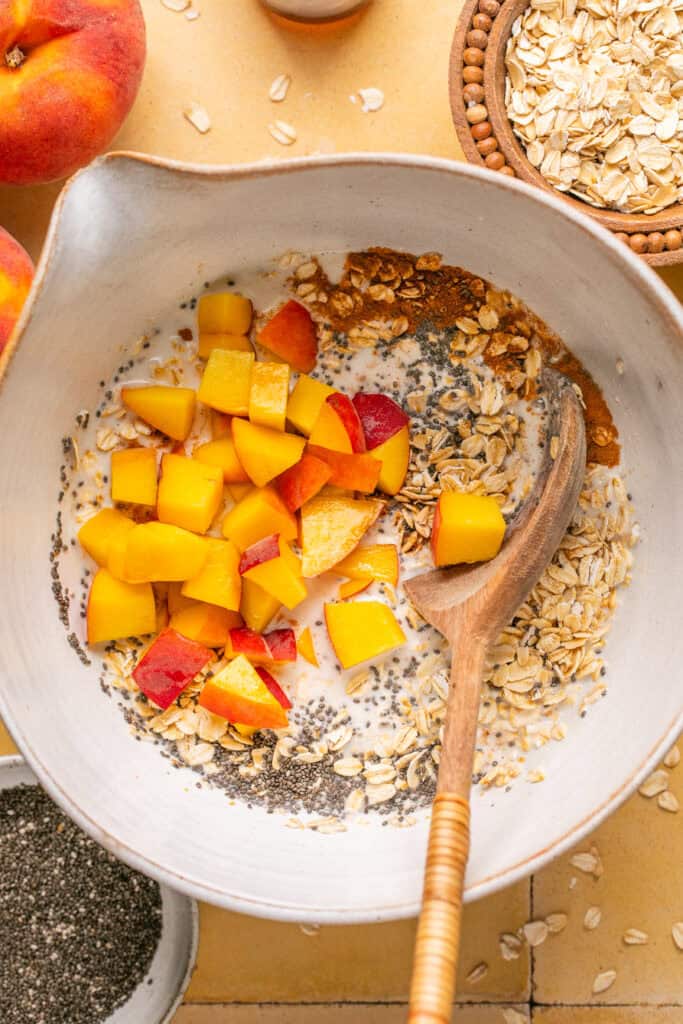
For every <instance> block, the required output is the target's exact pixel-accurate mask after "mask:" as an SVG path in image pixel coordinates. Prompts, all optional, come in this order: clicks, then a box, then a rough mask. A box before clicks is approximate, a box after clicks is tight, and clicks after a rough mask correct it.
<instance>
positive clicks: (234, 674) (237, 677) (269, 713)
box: [199, 654, 287, 729]
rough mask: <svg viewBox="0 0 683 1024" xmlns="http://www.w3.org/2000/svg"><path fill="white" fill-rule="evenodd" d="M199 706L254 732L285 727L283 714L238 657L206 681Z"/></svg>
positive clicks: (276, 701) (285, 717)
mask: <svg viewBox="0 0 683 1024" xmlns="http://www.w3.org/2000/svg"><path fill="white" fill-rule="evenodd" d="M199 704H200V705H201V706H202V707H203V708H206V709H207V710H208V711H212V712H213V713H214V714H215V715H221V717H223V718H227V719H228V721H230V722H240V723H241V724H243V725H252V726H255V727H256V728H257V729H283V728H284V727H285V726H286V725H287V712H286V711H285V709H284V708H283V707H282V705H281V704H280V702H279V701H278V700H277V698H276V697H274V696H273V694H272V693H271V692H270V690H269V689H268V687H267V686H266V684H265V683H264V681H263V679H262V678H261V676H260V675H259V674H258V673H257V671H256V669H255V668H254V667H253V666H252V665H251V664H250V663H249V662H248V661H247V659H246V658H245V657H244V655H242V654H240V655H238V657H236V658H234V659H233V660H232V661H231V662H229V664H228V665H226V666H225V668H224V669H221V671H220V672H218V673H217V674H216V675H215V676H212V677H211V678H209V679H208V680H207V682H206V683H205V684H204V687H203V689H202V692H201V693H200V695H199Z"/></svg>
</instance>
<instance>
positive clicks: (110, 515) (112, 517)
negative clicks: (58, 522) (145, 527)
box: [78, 508, 135, 566]
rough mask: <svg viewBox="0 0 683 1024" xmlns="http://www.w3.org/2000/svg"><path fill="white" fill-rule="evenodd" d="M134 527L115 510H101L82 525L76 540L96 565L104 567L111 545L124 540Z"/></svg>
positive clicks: (130, 521) (129, 520)
mask: <svg viewBox="0 0 683 1024" xmlns="http://www.w3.org/2000/svg"><path fill="white" fill-rule="evenodd" d="M134 526H135V520H133V519H130V518H129V517H128V516H124V514H123V512H119V510H118V509H117V508H103V509H100V511H99V512H96V513H95V515H94V516H93V517H92V519H88V521H87V523H84V524H83V526H82V527H81V528H80V530H79V531H78V540H79V543H80V545H81V547H82V548H83V549H84V550H85V551H87V553H88V554H89V555H90V557H91V558H93V559H94V560H95V561H96V562H97V564H98V565H103V566H106V564H107V559H108V558H109V549H110V548H111V546H112V544H113V543H114V542H115V541H118V540H119V539H120V538H125V537H126V535H127V534H128V532H129V530H132V529H133V527H134Z"/></svg>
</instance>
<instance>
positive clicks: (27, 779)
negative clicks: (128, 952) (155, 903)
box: [0, 757, 199, 1024]
mask: <svg viewBox="0 0 683 1024" xmlns="http://www.w3.org/2000/svg"><path fill="white" fill-rule="evenodd" d="M37 783H38V779H37V778H36V776H35V775H34V773H33V772H32V771H31V769H30V768H29V766H28V765H27V764H26V762H25V761H24V759H23V758H21V757H0V789H10V788H11V787H13V786H20V785H26V786H33V785H36V784H37ZM161 913H162V931H161V940H160V942H159V945H158V946H157V949H156V953H155V954H154V958H153V960H152V963H151V964H150V968H149V970H148V972H147V974H146V975H145V977H144V978H143V979H142V981H141V982H140V984H139V985H138V986H137V988H136V989H135V991H134V992H133V994H132V995H131V997H130V999H128V1000H127V1001H126V1002H125V1003H124V1004H123V1006H120V1007H119V1008H118V1010H115V1011H114V1012H113V1013H112V1014H110V1016H109V1017H107V1020H106V1024H140V1022H141V1021H144V1022H145V1024H170V1022H171V1020H172V1018H173V1016H174V1014H175V1011H176V1010H177V1009H178V1007H179V1006H180V1004H181V1002H182V999H183V996H184V994H185V991H186V989H187V986H188V985H189V984H190V978H191V977H192V971H193V970H194V965H195V961H196V959H197V946H198V944H199V914H198V912H197V904H196V903H195V902H194V900H192V899H187V898H186V897H185V896H182V895H181V894H180V893H178V892H174V891H173V890H172V889H169V888H167V887H166V886H161Z"/></svg>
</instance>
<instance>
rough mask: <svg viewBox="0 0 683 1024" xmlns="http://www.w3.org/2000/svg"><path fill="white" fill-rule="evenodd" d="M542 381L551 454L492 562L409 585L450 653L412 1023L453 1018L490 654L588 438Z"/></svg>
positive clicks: (556, 528) (577, 412) (561, 514)
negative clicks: (480, 718)
mask: <svg viewBox="0 0 683 1024" xmlns="http://www.w3.org/2000/svg"><path fill="white" fill-rule="evenodd" d="M543 383H544V393H545V395H546V400H547V401H548V403H549V416H548V426H547V443H546V447H545V451H546V453H547V454H546V458H545V460H544V464H543V468H542V470H541V472H540V473H539V476H538V478H537V480H536V482H535V485H534V488H533V490H532V493H531V495H530V496H529V498H527V500H526V501H525V502H524V504H523V506H522V508H521V510H520V512H519V513H518V515H517V517H516V518H515V520H514V521H513V522H512V523H510V525H509V527H508V532H507V539H506V541H505V543H504V545H503V547H502V549H501V551H500V553H499V554H498V555H497V557H496V558H494V559H493V560H492V561H490V562H486V563H483V564H479V565H474V566H457V567H454V568H452V569H436V570H434V571H432V572H428V573H425V574H424V575H422V576H417V577H415V578H414V579H412V580H409V581H408V582H407V583H406V584H405V589H406V592H407V594H408V597H409V598H410V600H411V601H412V603H413V604H414V606H415V607H416V608H417V610H418V611H419V612H420V614H421V615H422V616H423V617H424V618H425V619H426V620H427V621H428V622H430V623H431V625H432V626H434V627H435V628H436V629H438V630H439V632H440V633H442V634H443V636H444V637H446V639H447V640H448V642H449V643H450V645H451V647H452V648H453V652H454V656H453V662H452V666H451V679H450V690H449V697H448V704H447V708H446V721H445V725H444V737H443V743H442V747H441V759H440V766H439V779H438V783H437V795H436V798H435V800H434V806H433V809H432V821H431V827H430V834H429V846H428V851H427V864H426V868H425V884H424V892H423V902H422V912H421V914H420V920H419V923H418V929H417V939H416V944H415V957H414V964H413V979H412V984H411V991H410V1004H409V1018H408V1019H409V1021H410V1024H449V1022H450V1020H451V1012H452V1002H453V996H454V993H455V969H456V965H457V959H458V948H459V941H460V918H461V913H462V891H463V881H464V877H465V868H466V865H467V857H468V854H469V795H470V786H471V779H472V764H473V760H474V746H475V741H476V735H477V719H478V714H479V702H480V697H481V684H482V677H483V672H484V661H485V658H486V652H487V650H488V648H489V646H490V645H491V644H493V643H494V642H495V640H496V638H497V637H498V635H499V633H500V631H501V630H502V629H503V627H504V626H505V625H506V624H507V623H508V622H509V621H510V619H511V618H512V617H513V615H514V613H515V611H516V610H517V608H518V607H519V606H520V605H521V604H522V603H523V602H524V601H525V600H526V598H527V596H528V595H529V593H530V591H531V590H532V589H533V587H534V585H535V583H536V582H537V580H538V579H539V577H540V576H541V574H542V573H543V571H544V569H545V568H546V566H547V565H548V564H549V562H550V561H551V559H552V557H553V555H554V554H555V551H556V550H557V548H558V546H559V544H560V541H561V540H562V537H563V536H564V533H565V531H566V529H567V526H568V525H569V522H570V520H571V518H572V515H573V513H574V510H575V508H576V503H577V501H578V497H579V494H580V492H581V485H582V482H583V477H584V470H585V465H586V437H585V428H584V420H583V413H582V411H581V407H580V404H579V400H578V398H577V396H576V393H575V391H574V389H573V388H572V386H571V385H570V384H569V382H568V381H567V380H566V379H565V378H563V377H560V376H559V375H558V374H555V373H553V372H552V371H546V372H545V374H544V379H543ZM553 435H556V436H557V437H558V438H559V444H558V447H557V454H556V457H555V459H551V458H550V455H549V450H550V438H551V436H553Z"/></svg>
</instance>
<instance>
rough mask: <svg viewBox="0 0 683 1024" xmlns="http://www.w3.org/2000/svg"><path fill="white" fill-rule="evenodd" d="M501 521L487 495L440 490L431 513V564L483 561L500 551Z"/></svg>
mask: <svg viewBox="0 0 683 1024" xmlns="http://www.w3.org/2000/svg"><path fill="white" fill-rule="evenodd" d="M504 536H505V520H504V519H503V514H502V512H501V511H500V505H499V504H498V502H497V501H496V499H495V498H493V497H492V496H491V495H484V494H459V493H458V492H457V491H444V492H443V493H442V494H441V495H440V496H439V500H438V502H437V505H436V512H435V513H434V524H433V526H432V540H431V545H432V556H433V558H434V565H436V566H437V567H439V566H444V565H458V564H459V563H462V562H465V563H470V562H487V561H489V560H490V559H491V558H495V556H496V555H497V554H498V552H499V551H500V548H501V545H502V543H503V537H504Z"/></svg>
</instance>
